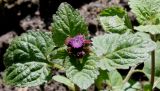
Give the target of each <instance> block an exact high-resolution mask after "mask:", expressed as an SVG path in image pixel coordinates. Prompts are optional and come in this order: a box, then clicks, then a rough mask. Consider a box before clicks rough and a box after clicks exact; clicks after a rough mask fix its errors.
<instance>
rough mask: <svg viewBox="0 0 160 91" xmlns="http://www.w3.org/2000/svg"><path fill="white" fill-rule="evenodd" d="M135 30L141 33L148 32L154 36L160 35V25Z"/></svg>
mask: <svg viewBox="0 0 160 91" xmlns="http://www.w3.org/2000/svg"><path fill="white" fill-rule="evenodd" d="M134 29H135V30H138V31H140V32H147V33H150V34H153V35H155V34H160V25H144V26H143V25H141V26H137V27H134Z"/></svg>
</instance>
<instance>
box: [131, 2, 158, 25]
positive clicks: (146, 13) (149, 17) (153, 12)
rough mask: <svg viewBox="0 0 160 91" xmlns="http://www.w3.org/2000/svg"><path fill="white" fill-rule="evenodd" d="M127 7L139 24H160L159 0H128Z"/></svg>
mask: <svg viewBox="0 0 160 91" xmlns="http://www.w3.org/2000/svg"><path fill="white" fill-rule="evenodd" d="M129 5H130V7H131V10H132V12H133V13H134V14H135V15H136V17H137V20H138V21H139V23H141V24H143V25H145V24H157V23H160V18H159V17H160V7H159V6H160V0H129Z"/></svg>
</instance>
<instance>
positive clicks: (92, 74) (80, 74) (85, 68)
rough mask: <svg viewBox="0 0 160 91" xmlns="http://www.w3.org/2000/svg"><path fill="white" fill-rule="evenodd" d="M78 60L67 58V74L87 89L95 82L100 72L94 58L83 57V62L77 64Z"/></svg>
mask: <svg viewBox="0 0 160 91" xmlns="http://www.w3.org/2000/svg"><path fill="white" fill-rule="evenodd" d="M77 61H78V60H75V59H73V58H69V57H68V58H67V59H66V61H65V62H66V63H65V69H66V76H67V77H68V78H69V79H70V80H71V81H72V82H73V83H75V84H76V85H77V86H79V87H80V88H81V89H87V88H88V87H89V86H91V85H92V84H93V83H94V80H95V79H96V78H97V76H98V74H99V72H98V69H97V67H96V64H95V60H93V59H83V61H84V63H83V64H77V65H76V64H75V63H77Z"/></svg>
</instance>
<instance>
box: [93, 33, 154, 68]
mask: <svg viewBox="0 0 160 91" xmlns="http://www.w3.org/2000/svg"><path fill="white" fill-rule="evenodd" d="M92 41H93V42H92V44H93V46H92V51H93V52H94V53H95V54H96V55H97V56H98V57H99V58H100V59H102V58H104V59H105V60H106V61H104V60H103V62H104V64H109V65H111V66H110V67H114V68H122V69H124V68H128V67H129V66H133V65H135V64H138V63H141V62H143V61H145V60H146V59H148V58H149V54H148V52H151V51H152V50H154V49H155V47H156V44H155V43H154V42H153V41H152V40H151V39H149V38H148V39H147V38H146V39H145V38H143V36H141V35H138V34H123V35H119V34H105V35H101V36H97V37H94V38H93V39H92ZM106 66H107V65H106ZM102 68H103V67H102Z"/></svg>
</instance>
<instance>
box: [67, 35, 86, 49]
mask: <svg viewBox="0 0 160 91" xmlns="http://www.w3.org/2000/svg"><path fill="white" fill-rule="evenodd" d="M84 41H85V38H84V36H83V35H77V36H75V37H74V38H71V39H70V40H69V45H70V46H71V47H73V48H81V47H82V46H83V45H84Z"/></svg>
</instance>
